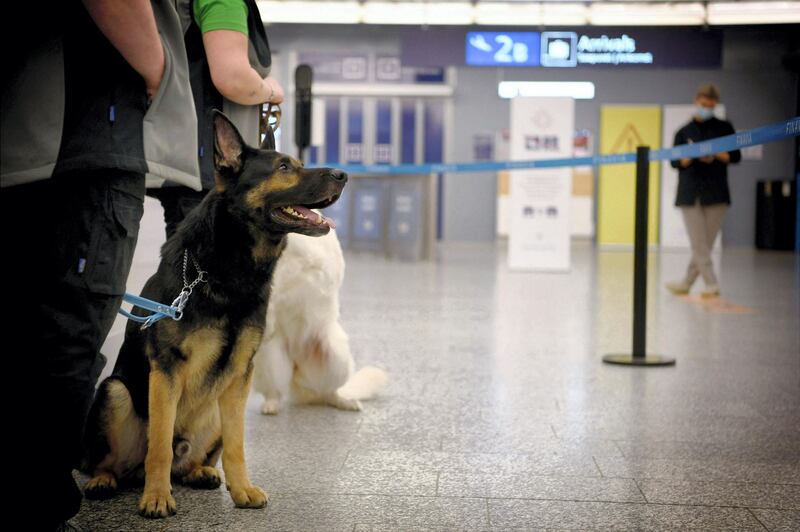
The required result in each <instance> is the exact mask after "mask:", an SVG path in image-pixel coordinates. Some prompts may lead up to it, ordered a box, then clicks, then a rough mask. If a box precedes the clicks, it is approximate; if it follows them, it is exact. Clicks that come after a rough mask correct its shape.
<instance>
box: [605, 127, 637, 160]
mask: <svg viewBox="0 0 800 532" xmlns="http://www.w3.org/2000/svg"><path fill="white" fill-rule="evenodd" d="M645 145H646V143H645V141H644V139H643V138H642V136H641V135H640V134H639V130H637V129H636V126H635V125H633V124H626V125H625V127H624V128H622V131H621V132H620V134H619V137H617V140H615V141H614V145H613V146H612V147H611V150H609V152H608V153H630V152H633V151H636V147H637V146H645Z"/></svg>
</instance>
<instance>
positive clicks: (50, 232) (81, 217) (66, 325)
mask: <svg viewBox="0 0 800 532" xmlns="http://www.w3.org/2000/svg"><path fill="white" fill-rule="evenodd" d="M2 198H3V201H2V207H3V209H2V210H3V214H2V216H3V226H4V241H5V242H4V244H5V245H4V247H5V250H6V251H7V252H11V255H12V256H13V257H15V260H14V261H13V264H12V267H11V279H13V281H12V283H13V284H14V287H13V288H12V292H13V293H16V294H17V295H18V296H19V300H20V301H21V302H22V303H21V304H20V307H19V308H18V309H17V310H18V312H15V313H14V314H13V315H12V316H11V318H10V320H9V322H10V323H11V327H10V328H9V334H10V335H11V336H12V337H13V338H12V344H11V345H17V346H24V352H23V353H22V356H23V371H24V372H23V373H22V375H21V377H22V378H24V379H26V381H28V382H29V383H30V388H29V396H28V397H27V398H25V401H24V405H22V406H24V407H25V411H23V412H21V417H22V422H23V426H24V427H25V428H24V431H25V432H26V433H27V434H26V437H25V439H24V441H21V442H19V443H18V444H17V443H16V442H14V444H16V446H17V447H18V449H17V452H18V453H19V457H20V459H21V460H24V462H25V464H26V466H27V468H28V472H27V473H28V474H27V475H26V477H25V478H24V479H23V484H25V483H27V482H29V483H30V484H31V486H27V487H26V488H24V489H30V490H32V491H31V493H34V494H37V495H39V496H42V495H43V494H46V497H45V500H40V501H38V505H39V506H38V508H37V509H36V511H35V513H33V514H29V515H30V517H31V519H33V520H34V521H35V522H36V523H37V526H36V527H34V528H36V529H45V530H46V529H48V528H54V527H55V526H56V525H57V524H58V523H60V522H62V521H65V520H67V519H69V518H70V517H72V516H74V515H75V514H76V513H77V512H78V510H79V508H80V501H81V493H80V490H79V489H78V487H77V485H76V484H75V481H74V480H73V477H72V470H73V468H75V467H76V466H77V465H78V463H79V460H80V457H81V454H82V453H81V441H82V438H83V427H84V423H85V420H86V415H87V412H88V409H89V406H90V404H91V400H92V397H93V395H94V389H95V384H96V382H97V378H98V376H99V374H100V371H101V370H102V368H103V366H104V364H105V358H104V357H103V356H102V355H101V354H100V347H101V346H102V344H103V341H104V340H105V337H106V335H107V334H108V331H109V329H110V328H111V325H112V324H113V322H114V318H115V315H116V311H117V309H118V308H119V305H120V302H121V296H122V294H123V293H124V291H125V282H126V280H127V278H128V273H129V272H130V267H131V262H132V260H133V252H134V249H135V246H136V239H137V235H138V231H139V221H140V219H141V216H142V212H143V199H144V175H142V174H137V173H132V172H124V171H118V170H103V171H100V170H93V171H83V172H73V173H71V174H69V175H64V176H61V177H58V178H53V179H50V180H46V181H42V182H37V183H34V184H30V185H19V186H16V187H11V188H9V189H4V190H3V193H2ZM9 229H13V230H12V231H9ZM26 496H29V495H26Z"/></svg>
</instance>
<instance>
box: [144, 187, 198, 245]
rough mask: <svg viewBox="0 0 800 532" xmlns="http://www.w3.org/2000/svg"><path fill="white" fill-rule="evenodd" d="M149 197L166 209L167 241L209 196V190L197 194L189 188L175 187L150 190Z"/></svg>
mask: <svg viewBox="0 0 800 532" xmlns="http://www.w3.org/2000/svg"><path fill="white" fill-rule="evenodd" d="M147 194H148V195H149V196H152V197H154V198H157V199H158V200H159V201H160V202H161V206H162V207H163V208H164V222H165V224H166V232H167V239H169V237H171V236H172V235H174V234H175V231H176V230H177V229H178V224H180V223H181V222H182V221H183V219H184V218H186V215H188V214H189V213H190V212H192V210H193V209H194V208H195V207H197V206H198V205H200V202H201V201H203V198H205V197H206V194H208V191H207V190H202V191H200V192H197V191H196V190H192V189H191V188H188V187H183V186H175V187H172V186H170V187H163V188H157V189H150V190H148V191H147Z"/></svg>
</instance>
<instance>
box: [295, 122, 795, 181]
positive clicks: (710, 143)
mask: <svg viewBox="0 0 800 532" xmlns="http://www.w3.org/2000/svg"><path fill="white" fill-rule="evenodd" d="M797 136H800V116H796V117H794V118H790V119H789V120H784V121H783V122H777V123H775V124H770V125H768V126H763V127H757V128H755V129H751V130H748V131H740V132H738V133H734V134H733V135H728V136H726V137H719V138H716V139H711V140H707V141H704V142H697V143H694V144H684V145H681V146H675V147H674V148H664V149H660V150H653V151H651V152H650V160H651V161H668V160H669V161H671V160H675V159H693V158H697V157H703V156H705V155H709V154H713V153H719V152H723V151H732V150H738V149H741V148H746V147H748V146H756V145H758V144H766V143H767V142H774V141H777V140H783V139H787V138H791V137H797ZM633 162H636V153H615V154H611V155H595V156H593V157H572V158H566V159H542V160H537V161H498V162H495V161H487V162H479V163H452V164H447V163H435V164H398V165H394V166H389V165H383V164H345V165H338V164H337V165H336V168H337V169H338V170H343V171H345V172H347V173H350V174H373V175H397V174H451V173H461V172H496V171H499V170H523V169H531V168H560V167H565V166H598V165H603V164H623V163H633ZM309 166H310V167H315V166H317V167H318V166H322V165H309Z"/></svg>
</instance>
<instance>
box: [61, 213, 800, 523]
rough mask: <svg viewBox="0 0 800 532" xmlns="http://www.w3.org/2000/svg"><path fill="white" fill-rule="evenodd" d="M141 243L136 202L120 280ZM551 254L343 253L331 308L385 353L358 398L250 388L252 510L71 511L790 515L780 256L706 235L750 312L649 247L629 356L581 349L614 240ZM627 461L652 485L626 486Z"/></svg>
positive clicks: (151, 216) (791, 306)
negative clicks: (693, 292)
mask: <svg viewBox="0 0 800 532" xmlns="http://www.w3.org/2000/svg"><path fill="white" fill-rule="evenodd" d="M154 206H155V210H154ZM161 241H163V218H162V213H161V212H160V209H159V207H158V203H157V202H152V201H149V200H148V202H147V207H146V212H145V219H144V220H143V221H142V234H141V235H140V238H139V246H138V247H137V250H136V258H135V259H134V266H133V269H132V272H131V276H130V278H129V286H128V288H129V291H131V292H137V291H138V290H139V289H140V288H141V286H142V285H143V284H144V282H145V280H146V279H147V278H148V277H149V275H150V274H151V272H152V271H153V269H154V268H155V265H156V264H157V259H158V247H159V245H160V244H161ZM572 252H573V268H572V270H571V271H570V273H568V274H563V275H543V274H518V273H513V272H510V271H509V270H508V268H507V265H506V248H505V246H504V245H503V244H497V245H495V244H486V243H445V244H441V245H440V246H439V247H438V249H437V256H436V258H435V259H434V260H431V261H426V262H417V263H409V262H397V261H390V260H386V259H384V258H383V257H380V256H377V255H375V254H370V253H354V252H350V251H346V252H345V255H346V261H347V273H346V276H345V282H344V286H343V288H342V290H341V302H342V324H343V326H344V328H345V330H346V331H347V333H348V334H349V336H350V343H351V348H352V350H353V353H354V357H355V359H356V366H357V367H360V366H363V365H365V364H372V365H377V366H380V367H382V368H385V369H386V370H387V372H388V375H389V384H388V386H387V387H386V389H385V390H384V391H383V393H381V395H380V396H379V397H377V398H376V399H375V400H373V401H368V402H365V403H364V410H363V411H362V412H360V413H355V412H342V411H339V410H336V409H334V408H330V407H325V406H297V405H287V407H286V408H285V409H284V410H283V411H282V412H281V413H280V414H279V415H278V416H275V417H267V416H262V415H260V413H259V407H260V404H261V398H260V397H259V396H257V395H255V394H254V395H253V396H252V397H251V399H250V401H249V403H248V407H247V413H246V450H247V460H248V466H249V470H250V474H251V478H252V479H253V480H254V482H256V483H257V484H259V485H261V486H263V487H264V488H266V489H267V491H268V492H269V493H270V494H271V495H272V498H271V501H270V505H269V507H268V508H267V509H265V510H255V511H246V510H237V509H235V508H234V507H233V503H232V502H231V500H230V497H229V495H228V494H227V493H226V492H225V491H224V489H220V490H215V491H211V492H202V491H192V490H186V489H184V488H182V487H176V491H175V493H176V498H177V500H178V511H179V513H178V515H177V516H175V517H174V518H171V519H167V520H164V521H155V522H154V521H146V520H144V519H142V518H140V517H139V516H138V515H137V513H136V505H137V502H138V498H139V495H140V492H137V491H135V490H134V491H126V492H124V493H123V494H122V495H121V496H120V497H118V498H116V499H113V500H111V501H106V502H102V503H99V502H92V501H86V502H85V503H84V505H83V508H82V511H81V513H80V514H79V515H78V516H77V519H76V521H77V522H78V524H81V523H82V524H84V525H85V526H84V528H85V529H87V530H99V531H102V530H126V531H127V530H181V531H184V530H192V531H194V530H198V531H205V530H225V531H228V530H236V531H253V530H287V531H294V530H298V531H323V530H324V531H326V532H328V531H339V530H343V531H352V530H354V529H356V530H357V531H358V532H362V531H363V532H366V531H367V530H371V531H375V532H377V531H384V530H386V531H395V530H401V531H402V530H417V531H422V530H439V531H441V530H479V531H489V530H539V529H574V530H579V529H614V528H617V529H632V530H636V529H649V528H651V529H662V530H663V529H668V530H674V529H688V528H699V529H706V530H716V529H736V530H739V529H741V530H747V529H751V528H752V529H757V528H758V526H760V525H758V523H757V521H756V520H755V517H753V516H754V515H757V516H758V518H759V520H761V522H763V523H764V524H765V525H766V526H767V527H770V528H775V529H783V530H792V529H800V525H798V514H797V491H796V490H797V486H798V485H800V471H798V467H800V465H799V464H800V414H798V412H800V364H799V363H798V362H800V334H797V332H796V331H797V323H798V322H799V321H800V307H798V306H797V304H796V301H797V298H798V295H799V294H800V283H798V281H797V277H796V266H797V260H798V259H797V256H795V255H792V254H786V253H763V252H752V251H749V250H748V251H741V250H730V249H726V250H725V251H724V252H723V254H722V257H721V262H719V266H720V279H721V281H722V284H723V290H724V291H725V292H724V293H725V295H726V298H727V299H729V300H731V301H733V302H734V303H736V304H740V305H745V306H749V307H752V308H754V309H755V313H753V314H748V315H724V314H715V313H711V312H707V311H705V310H703V309H701V308H699V307H698V306H697V305H692V304H689V303H687V302H685V301H682V300H680V299H677V298H674V297H672V296H671V295H670V294H668V293H666V292H665V291H664V290H663V287H662V286H661V285H662V283H663V281H665V280H667V279H672V278H674V277H676V276H679V275H681V274H682V273H683V271H684V269H685V266H686V260H687V259H688V257H687V255H686V254H685V253H684V254H682V253H661V254H660V255H656V254H653V255H651V257H650V260H649V266H648V267H649V271H648V283H649V286H648V290H649V291H648V295H649V299H648V331H647V332H648V344H649V345H650V346H651V347H652V349H653V350H657V351H659V352H663V353H666V354H670V355H673V356H675V357H677V358H678V364H677V365H676V366H675V367H674V368H662V369H664V370H663V371H636V370H635V368H619V367H610V366H606V365H604V364H602V363H601V362H600V356H601V355H602V354H603V353H607V352H613V351H620V350H622V351H624V350H627V349H628V348H629V344H630V311H631V309H630V307H631V303H630V301H631V297H632V296H631V274H632V256H631V253H629V252H619V251H613V252H609V251H604V250H598V249H596V248H595V247H594V246H593V245H591V244H588V243H575V244H574V245H573V248H572ZM764 279H769V280H770V282H769V283H765V282H764ZM124 326H125V321H124V320H122V319H118V320H116V321H115V322H114V325H113V327H112V331H111V334H110V335H109V338H108V341H107V342H106V346H104V349H103V352H104V353H105V354H106V355H107V356H108V357H109V364H108V366H107V367H106V369H105V373H106V374H107V373H108V372H109V371H110V370H111V367H112V366H113V363H114V360H115V356H116V350H117V349H118V348H119V344H120V342H121V340H122V333H123V330H124ZM791 331H795V332H794V333H791ZM598 465H599V468H598ZM601 471H602V474H603V475H605V476H604V477H601ZM631 479H635V481H636V482H639V483H640V485H641V487H642V488H643V489H644V491H645V493H648V494H649V496H650V497H651V498H652V501H663V502H670V504H654V503H652V501H651V504H641V500H642V499H641V493H640V492H638V491H639V490H638V488H637V489H636V491H634V490H633V489H632V485H633V484H632V483H633V482H634V480H631ZM776 485H777V486H776ZM633 486H635V485H633ZM437 488H438V493H439V496H438V497H437V496H433V495H435V494H436V493H437V491H436V490H437ZM637 492H638V493H637ZM449 495H453V496H449ZM456 495H457V496H456ZM464 495H468V496H469V497H466V498H465V497H464ZM472 496H475V497H478V498H472ZM484 496H485V497H492V499H484V498H480V497H484ZM494 497H515V499H514V500H503V499H497V498H494ZM516 497H531V498H532V499H527V500H525V499H519V498H516ZM538 497H542V499H537V498H538ZM551 498H554V499H558V498H565V499H567V500H564V501H562V500H550V499H551ZM583 498H586V499H587V501H584V502H580V501H577V502H576V501H575V499H583ZM594 498H599V499H603V500H605V499H607V500H609V501H630V502H625V503H613V502H602V501H589V499H594ZM672 503H678V504H672ZM683 504H685V505H683ZM698 504H709V505H720V506H722V507H720V506H698ZM743 505H751V506H748V507H747V509H746V508H744V507H739V506H743ZM488 508H491V511H492V516H493V518H492V521H491V522H490V521H489V520H488V519H487V514H488V511H487V509H488ZM775 508H791V509H790V510H786V509H782V510H778V509H775ZM750 512H753V513H750ZM781 527H782V528H781Z"/></svg>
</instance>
